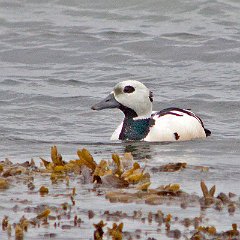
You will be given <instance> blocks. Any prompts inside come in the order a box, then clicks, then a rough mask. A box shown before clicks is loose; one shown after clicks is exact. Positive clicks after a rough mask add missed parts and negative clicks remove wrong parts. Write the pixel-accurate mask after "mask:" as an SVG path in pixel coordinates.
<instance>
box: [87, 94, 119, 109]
mask: <svg viewBox="0 0 240 240" xmlns="http://www.w3.org/2000/svg"><path fill="white" fill-rule="evenodd" d="M119 107H120V103H119V102H118V101H117V100H116V99H115V97H114V94H113V93H111V94H109V95H108V96H107V97H106V98H105V99H103V100H102V101H101V102H99V103H97V104H95V105H93V106H92V110H102V109H106V108H119Z"/></svg>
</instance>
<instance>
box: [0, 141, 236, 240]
mask: <svg viewBox="0 0 240 240" xmlns="http://www.w3.org/2000/svg"><path fill="white" fill-rule="evenodd" d="M41 160H42V165H41V167H40V168H39V167H37V166H36V165H35V162H34V161H33V160H31V162H28V161H26V162H24V163H21V164H13V163H12V162H11V161H9V160H8V159H7V160H5V161H2V162H1V163H0V176H1V177H0V189H4V191H8V188H10V187H12V186H14V185H16V184H17V185H18V184H19V181H22V183H23V184H24V185H26V189H27V192H28V193H29V194H41V196H44V197H45V198H48V196H50V197H55V198H56V197H58V199H61V198H64V201H63V202H60V203H58V204H57V206H51V207H50V206H46V205H44V206H43V205H39V206H37V207H36V208H35V207H29V206H26V207H25V208H24V212H25V213H26V214H27V213H29V212H32V213H33V212H34V213H36V216H35V217H33V218H31V219H29V218H26V217H25V216H23V217H22V218H21V219H20V220H19V221H18V222H15V223H10V221H9V218H8V217H7V216H5V217H3V219H2V229H3V231H4V232H6V234H8V235H9V236H10V235H11V234H14V230H15V234H16V236H18V237H19V239H21V238H22V239H23V238H24V235H25V231H27V230H28V231H29V229H31V226H34V227H41V226H45V225H47V226H49V227H51V226H54V228H56V229H57V228H58V227H59V228H61V229H63V230H65V231H67V230H70V229H72V228H73V227H76V228H77V227H78V228H81V227H82V225H83V224H85V223H86V222H88V221H89V220H90V222H91V224H92V221H95V219H97V221H99V219H100V220H101V219H102V220H101V221H99V223H97V224H94V225H93V226H94V229H92V234H93V237H94V239H105V238H106V237H108V238H112V239H139V236H140V235H141V237H143V234H145V233H144V232H143V233H142V234H141V231H138V230H136V232H135V233H134V234H135V235H134V234H132V233H131V234H130V233H128V232H125V231H124V232H123V224H122V223H121V222H122V220H123V219H127V220H128V221H127V222H129V220H133V221H138V222H139V223H140V224H141V223H145V224H147V223H148V224H153V223H156V224H157V226H158V230H156V231H162V234H163V233H165V234H166V236H168V237H169V238H175V239H178V238H180V237H185V233H184V231H183V232H181V231H180V230H178V229H174V224H175V223H179V224H182V225H183V226H184V227H186V228H190V227H191V228H193V229H195V230H194V232H192V231H191V233H192V234H193V235H192V239H204V238H212V239H217V238H220V239H221V238H223V239H224V237H225V238H230V237H235V238H236V237H237V236H239V230H238V229H237V224H233V225H232V229H230V230H228V231H226V232H219V231H217V229H215V227H214V226H211V225H210V224H206V222H207V221H208V220H207V218H204V217H203V216H204V214H202V215H201V214H200V216H196V217H194V218H192V219H189V218H185V219H183V220H182V219H178V216H172V214H173V213H163V212H161V211H157V212H154V211H149V212H147V213H146V212H145V210H144V211H142V210H138V211H136V210H133V212H132V214H131V213H129V214H127V213H126V212H124V207H122V205H121V210H119V211H116V212H112V213H110V212H109V211H108V210H106V211H105V212H104V213H101V212H98V211H96V210H91V209H87V210H82V209H81V201H79V196H80V198H81V199H82V197H83V196H81V193H82V192H81V188H82V185H83V184H89V185H87V186H86V189H87V191H91V193H92V194H94V195H95V196H96V197H98V196H103V197H105V198H106V199H107V201H109V202H112V203H119V202H120V203H141V204H149V205H162V204H165V205H168V206H169V205H174V206H175V205H179V207H181V210H182V211H184V209H185V208H187V207H188V206H190V207H193V206H196V207H199V206H201V210H205V209H204V208H206V207H208V208H210V207H211V208H212V209H213V210H214V209H216V210H218V211H221V210H222V209H225V210H227V211H228V212H229V214H230V215H233V214H234V213H235V212H236V210H237V209H238V208H239V206H240V204H239V199H238V196H236V194H234V193H228V194H226V193H219V194H218V196H215V191H216V187H215V186H213V187H211V188H210V189H208V187H207V186H206V183H205V182H204V181H202V182H201V184H200V186H201V189H202V193H203V195H202V196H198V195H196V194H188V193H186V192H185V191H184V190H183V189H181V186H180V185H179V184H178V183H168V184H166V185H161V182H160V181H159V186H158V187H156V182H155V183H153V184H152V181H151V174H152V172H154V171H156V172H159V173H158V174H161V172H167V173H168V175H169V176H170V175H171V174H172V172H173V174H174V172H176V171H183V174H184V171H185V169H186V168H188V170H189V169H192V170H193V169H197V170H198V169H200V170H201V171H205V170H204V169H205V167H201V166H198V167H196V168H195V167H194V166H190V165H188V164H186V163H175V164H172V163H170V164H166V165H163V166H160V167H155V170H154V168H151V167H149V166H147V165H145V164H144V163H143V162H140V163H139V162H137V161H134V160H133V156H132V154H131V153H125V154H124V156H119V155H118V154H116V153H114V154H112V156H111V157H110V159H102V160H100V161H95V160H94V158H93V156H92V155H91V153H90V152H89V151H88V150H87V149H84V148H83V149H79V150H78V151H77V154H76V159H71V160H68V161H66V160H64V159H63V158H62V155H61V154H60V153H59V152H58V149H57V147H56V146H53V147H52V148H51V157H50V159H49V160H45V159H43V158H41ZM203 168H204V169H203ZM177 174H179V173H177ZM39 178H42V179H43V180H44V181H43V182H42V184H43V185H42V186H41V185H40V186H41V188H39V187H38V189H37V190H36V191H34V189H35V188H36V187H35V184H36V186H39V183H38V182H37V179H39ZM49 178H50V180H51V181H49V184H51V183H52V184H54V185H53V186H52V187H50V186H49V185H48V180H49ZM59 183H60V184H61V185H56V184H59ZM59 186H60V187H61V188H59ZM152 186H154V188H153V187H152ZM5 189H6V190H5ZM49 189H51V191H49ZM55 189H58V190H59V191H60V193H56V192H54V191H56V190H55ZM62 189H63V190H62ZM83 189H85V186H83ZM63 191H64V192H63ZM76 191H78V193H76ZM3 194H5V192H4V193H3ZM47 194H48V195H47ZM31 199H33V198H31ZM48 199H49V198H48ZM46 200H47V199H46ZM102 200H103V199H102ZM13 201H15V202H16V203H19V205H20V204H21V205H23V204H25V205H26V204H34V203H33V202H34V200H31V201H33V202H31V201H28V200H27V199H14V200H13ZM133 205H134V204H133ZM79 206H80V207H79ZM118 206H119V205H116V207H118ZM150 207H151V206H149V207H148V208H150ZM18 209H20V207H19V206H18V205H17V204H16V206H14V207H13V211H18ZM77 211H80V214H79V212H77ZM227 211H226V212H227ZM73 213H74V216H72V215H71V214H73ZM50 214H51V215H50ZM77 214H79V216H77ZM82 215H86V216H87V220H86V216H85V218H84V216H83V217H82ZM26 216H27V215H26ZM66 219H67V221H68V222H67V224H66V223H65V224H64V221H65V220H66ZM108 221H111V226H110V225H109V223H108ZM88 223H89V222H88ZM112 223H113V224H112ZM124 224H125V225H126V223H125V222H124ZM208 225H209V226H208ZM85 226H86V225H85ZM128 234H129V235H128ZM188 234H190V233H188ZM55 235H56V234H55V233H47V235H46V237H49V236H55ZM126 236H128V237H129V238H126Z"/></svg>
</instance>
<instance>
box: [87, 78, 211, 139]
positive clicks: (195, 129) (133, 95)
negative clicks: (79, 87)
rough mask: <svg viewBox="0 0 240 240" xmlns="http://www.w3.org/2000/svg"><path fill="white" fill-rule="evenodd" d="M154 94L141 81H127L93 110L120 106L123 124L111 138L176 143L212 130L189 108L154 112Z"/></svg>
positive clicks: (204, 134) (206, 133) (205, 134)
mask: <svg viewBox="0 0 240 240" xmlns="http://www.w3.org/2000/svg"><path fill="white" fill-rule="evenodd" d="M152 104H153V93H152V92H151V91H150V90H149V89H148V88H147V87H146V86H145V85H144V84H143V83H141V82H139V81H136V80H126V81H122V82H120V83H118V84H117V85H116V86H115V87H114V89H113V91H112V92H111V93H110V94H109V95H108V96H107V97H106V98H105V99H103V100H102V101H100V102H98V103H96V104H95V105H93V106H92V107H91V108H92V110H103V109H112V108H117V109H120V110H121V111H122V112H123V114H124V119H123V121H122V123H121V124H120V125H119V126H118V127H117V129H116V130H115V131H114V132H113V134H112V137H111V140H122V141H146V142H173V141H187V140H193V139H204V138H206V137H208V136H210V135H211V131H210V130H208V129H206V128H205V127H204V124H203V121H202V120H201V119H200V117H198V116H197V115H196V114H195V113H193V112H192V111H190V110H189V109H182V108H178V107H170V108H166V109H163V110H161V111H152Z"/></svg>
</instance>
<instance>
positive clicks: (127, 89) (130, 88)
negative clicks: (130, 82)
mask: <svg viewBox="0 0 240 240" xmlns="http://www.w3.org/2000/svg"><path fill="white" fill-rule="evenodd" d="M134 91H135V88H134V87H132V86H126V87H124V89H123V92H125V93H132V92H134Z"/></svg>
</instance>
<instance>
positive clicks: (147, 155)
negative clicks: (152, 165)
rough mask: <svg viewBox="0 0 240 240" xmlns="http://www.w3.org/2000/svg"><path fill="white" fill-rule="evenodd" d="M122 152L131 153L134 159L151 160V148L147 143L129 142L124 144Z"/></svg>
mask: <svg viewBox="0 0 240 240" xmlns="http://www.w3.org/2000/svg"><path fill="white" fill-rule="evenodd" d="M124 152H131V153H132V155H133V157H134V159H135V160H137V159H151V158H152V148H151V144H150V143H148V142H131V144H129V142H128V143H126V145H125V150H124Z"/></svg>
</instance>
